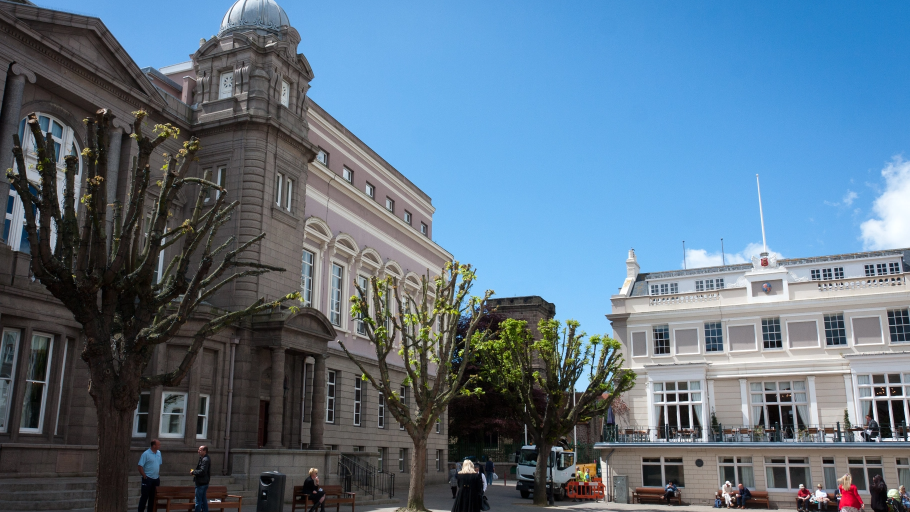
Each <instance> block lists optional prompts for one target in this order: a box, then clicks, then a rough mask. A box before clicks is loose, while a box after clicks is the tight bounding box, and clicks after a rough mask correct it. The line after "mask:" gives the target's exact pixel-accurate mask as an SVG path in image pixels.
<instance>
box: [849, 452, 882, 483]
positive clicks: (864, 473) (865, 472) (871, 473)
mask: <svg viewBox="0 0 910 512" xmlns="http://www.w3.org/2000/svg"><path fill="white" fill-rule="evenodd" d="M847 470H848V471H849V472H850V476H851V477H852V478H853V485H855V486H856V489H857V490H859V491H868V490H869V484H870V483H871V482H872V479H873V478H875V475H880V476H881V477H882V478H884V477H885V468H884V467H882V458H881V457H847Z"/></svg>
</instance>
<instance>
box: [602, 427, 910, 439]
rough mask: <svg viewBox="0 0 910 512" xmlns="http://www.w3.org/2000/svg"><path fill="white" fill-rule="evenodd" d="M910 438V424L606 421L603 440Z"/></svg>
mask: <svg viewBox="0 0 910 512" xmlns="http://www.w3.org/2000/svg"><path fill="white" fill-rule="evenodd" d="M867 441H868V442H893V441H903V442H908V441H910V428H908V426H907V423H906V422H902V423H901V424H900V425H893V426H892V425H880V427H879V430H878V431H877V432H871V433H870V432H869V431H868V430H867V429H865V428H864V427H849V428H844V426H843V425H841V424H840V423H835V424H833V425H803V426H796V425H780V424H774V425H772V426H770V427H767V428H766V427H761V426H751V427H746V426H733V425H718V426H717V427H693V428H684V427H674V426H670V425H662V426H659V427H657V428H654V427H646V426H618V425H604V428H603V433H602V436H601V442H604V443H619V444H623V443H668V442H678V443H684V442H689V443H857V442H867Z"/></svg>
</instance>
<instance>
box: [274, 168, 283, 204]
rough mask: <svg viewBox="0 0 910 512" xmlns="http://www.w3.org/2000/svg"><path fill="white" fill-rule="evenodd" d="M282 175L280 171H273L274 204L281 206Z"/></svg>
mask: <svg viewBox="0 0 910 512" xmlns="http://www.w3.org/2000/svg"><path fill="white" fill-rule="evenodd" d="M283 192H284V175H283V174H281V173H280V172H277V173H275V206H277V207H279V208H281V201H282V198H283V197H284V195H283Z"/></svg>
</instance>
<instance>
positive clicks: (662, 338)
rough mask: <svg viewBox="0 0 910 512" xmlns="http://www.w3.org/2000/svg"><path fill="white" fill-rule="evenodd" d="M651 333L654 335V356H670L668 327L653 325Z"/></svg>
mask: <svg viewBox="0 0 910 512" xmlns="http://www.w3.org/2000/svg"><path fill="white" fill-rule="evenodd" d="M652 331H653V334H654V355H656V356H660V355H670V326H668V325H655V326H654V328H653V329H652Z"/></svg>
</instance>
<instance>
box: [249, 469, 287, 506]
mask: <svg viewBox="0 0 910 512" xmlns="http://www.w3.org/2000/svg"><path fill="white" fill-rule="evenodd" d="M285 479H286V476H285V475H284V473H279V472H277V471H266V472H265V473H262V474H261V475H259V497H258V498H257V499H256V512H284V482H285Z"/></svg>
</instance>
